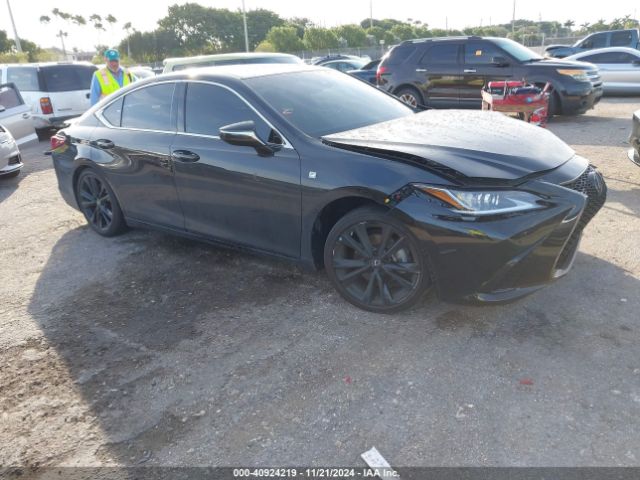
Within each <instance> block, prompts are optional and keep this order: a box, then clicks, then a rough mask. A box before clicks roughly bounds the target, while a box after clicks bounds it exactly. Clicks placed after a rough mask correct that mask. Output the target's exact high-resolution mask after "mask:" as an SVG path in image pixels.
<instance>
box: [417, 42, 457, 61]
mask: <svg viewBox="0 0 640 480" xmlns="http://www.w3.org/2000/svg"><path fill="white" fill-rule="evenodd" d="M459 49H460V46H459V45H458V44H456V43H442V44H440V45H433V46H432V47H431V48H429V50H427V53H425V54H424V55H423V56H422V58H421V59H420V64H421V65H431V64H442V65H447V64H451V65H453V64H456V63H458V51H459Z"/></svg>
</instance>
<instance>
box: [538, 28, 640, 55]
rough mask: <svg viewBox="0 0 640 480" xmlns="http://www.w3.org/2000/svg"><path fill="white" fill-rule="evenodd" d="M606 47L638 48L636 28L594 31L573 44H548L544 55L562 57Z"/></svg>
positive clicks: (639, 46) (639, 41)
mask: <svg viewBox="0 0 640 480" xmlns="http://www.w3.org/2000/svg"><path fill="white" fill-rule="evenodd" d="M607 47H627V48H634V49H640V40H639V37H638V29H636V28H632V29H628V30H609V31H607V32H596V33H592V34H591V35H587V36H586V37H584V38H583V39H581V40H578V41H577V42H576V43H575V44H574V45H572V46H569V45H549V46H548V47H546V48H545V49H544V53H545V56H547V57H554V58H564V57H568V56H569V55H575V54H576V53H580V52H584V51H587V50H593V49H596V48H607Z"/></svg>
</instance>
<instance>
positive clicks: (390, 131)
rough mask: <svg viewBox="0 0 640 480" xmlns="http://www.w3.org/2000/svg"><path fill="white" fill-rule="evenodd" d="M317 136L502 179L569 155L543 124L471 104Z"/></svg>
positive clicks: (365, 150)
mask: <svg viewBox="0 0 640 480" xmlns="http://www.w3.org/2000/svg"><path fill="white" fill-rule="evenodd" d="M323 140H324V141H325V142H326V143H329V144H330V145H333V146H336V147H342V148H347V149H349V150H355V151H360V152H362V153H368V154H373V155H376V154H379V155H380V156H383V157H387V158H397V159H398V160H402V159H403V156H404V157H406V158H407V159H414V160H415V159H419V160H423V161H424V165H425V168H429V167H430V166H431V167H434V166H435V167H438V166H441V167H444V168H445V169H446V170H452V171H454V172H457V173H459V174H461V175H462V176H464V177H471V178H482V179H488V178H491V179H500V180H506V181H513V180H516V179H519V178H522V177H526V176H530V175H532V174H535V173H541V172H545V171H548V170H552V169H554V168H557V167H559V166H560V165H562V164H563V163H565V162H567V161H568V160H569V159H571V158H572V157H573V156H574V155H575V152H574V151H573V150H572V149H571V148H570V147H569V146H568V145H567V144H566V143H564V142H563V141H562V140H560V139H559V138H558V137H556V136H555V135H554V134H552V133H551V132H549V131H548V130H545V129H544V128H541V127H537V126H534V125H530V124H528V123H525V122H523V121H520V120H515V119H513V118H509V117H507V116H505V115H503V114H501V113H496V112H482V111H473V110H428V111H426V112H421V113H417V114H415V115H409V116H407V117H402V118H398V119H396V120H391V121H388V122H383V123H377V124H374V125H369V126H366V127H362V128H357V129H355V130H349V131H346V132H339V133H334V134H331V135H327V136H325V137H323ZM412 163H416V162H415V161H414V162H412ZM417 163H420V162H417ZM434 164H435V165H434ZM435 169H436V170H438V168H435Z"/></svg>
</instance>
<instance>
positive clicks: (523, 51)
mask: <svg viewBox="0 0 640 480" xmlns="http://www.w3.org/2000/svg"><path fill="white" fill-rule="evenodd" d="M491 43H492V44H494V45H497V46H498V47H500V48H501V49H502V50H504V51H505V52H507V53H508V54H509V55H511V56H512V57H513V58H515V59H516V60H518V61H519V62H527V61H529V60H542V57H541V56H540V55H538V54H537V53H536V52H534V51H533V50H531V49H530V48H527V47H525V46H524V45H521V44H519V43H518V42H514V41H513V40H511V39H509V38H493V39H491Z"/></svg>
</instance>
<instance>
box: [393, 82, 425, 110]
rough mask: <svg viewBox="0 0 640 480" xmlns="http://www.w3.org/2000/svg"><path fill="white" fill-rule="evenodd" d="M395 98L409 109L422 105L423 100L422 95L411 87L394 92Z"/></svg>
mask: <svg viewBox="0 0 640 480" xmlns="http://www.w3.org/2000/svg"><path fill="white" fill-rule="evenodd" d="M396 97H398V98H399V99H400V101H402V102H404V103H406V104H407V105H409V106H410V107H413V108H416V107H419V106H420V105H424V100H422V95H420V92H418V90H416V89H415V88H413V87H402V88H400V89H399V90H398V91H397V92H396Z"/></svg>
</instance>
